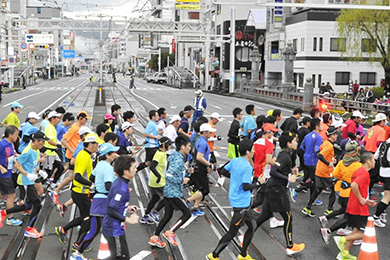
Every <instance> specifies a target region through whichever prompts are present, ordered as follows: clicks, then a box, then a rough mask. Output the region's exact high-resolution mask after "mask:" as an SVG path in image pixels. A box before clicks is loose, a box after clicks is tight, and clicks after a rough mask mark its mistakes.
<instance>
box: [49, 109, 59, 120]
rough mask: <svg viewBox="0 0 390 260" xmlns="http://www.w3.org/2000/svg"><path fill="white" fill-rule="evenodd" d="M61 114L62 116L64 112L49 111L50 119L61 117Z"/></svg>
mask: <svg viewBox="0 0 390 260" xmlns="http://www.w3.org/2000/svg"><path fill="white" fill-rule="evenodd" d="M60 116H62V114H60V113H57V112H56V111H51V112H50V113H49V115H48V116H47V118H48V119H50V118H52V117H60Z"/></svg>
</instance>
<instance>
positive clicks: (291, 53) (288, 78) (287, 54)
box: [282, 42, 297, 100]
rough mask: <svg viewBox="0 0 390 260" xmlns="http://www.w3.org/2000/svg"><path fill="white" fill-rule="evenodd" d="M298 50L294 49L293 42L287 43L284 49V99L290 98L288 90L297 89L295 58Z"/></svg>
mask: <svg viewBox="0 0 390 260" xmlns="http://www.w3.org/2000/svg"><path fill="white" fill-rule="evenodd" d="M296 55H297V52H296V51H295V50H294V47H293V46H292V43H291V42H288V43H287V47H286V48H285V49H284V51H283V58H284V82H283V84H282V90H283V92H282V99H284V100H287V99H288V97H287V96H288V90H289V89H295V84H294V60H295V56H296Z"/></svg>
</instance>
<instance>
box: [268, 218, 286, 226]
mask: <svg viewBox="0 0 390 260" xmlns="http://www.w3.org/2000/svg"><path fill="white" fill-rule="evenodd" d="M283 225H284V220H279V219H277V218H275V217H273V218H271V219H270V221H269V227H270V228H277V227H283Z"/></svg>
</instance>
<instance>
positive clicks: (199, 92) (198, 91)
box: [195, 89, 203, 95]
mask: <svg viewBox="0 0 390 260" xmlns="http://www.w3.org/2000/svg"><path fill="white" fill-rule="evenodd" d="M195 94H196V95H202V94H203V91H202V90H200V89H198V90H196V91H195Z"/></svg>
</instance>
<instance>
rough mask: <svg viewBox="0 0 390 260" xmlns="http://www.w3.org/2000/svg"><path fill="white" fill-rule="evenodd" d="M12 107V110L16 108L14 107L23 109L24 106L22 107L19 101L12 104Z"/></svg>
mask: <svg viewBox="0 0 390 260" xmlns="http://www.w3.org/2000/svg"><path fill="white" fill-rule="evenodd" d="M11 107H12V108H14V107H20V108H23V105H22V104H20V103H19V102H18V101H15V102H14V103H12V105H11Z"/></svg>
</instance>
